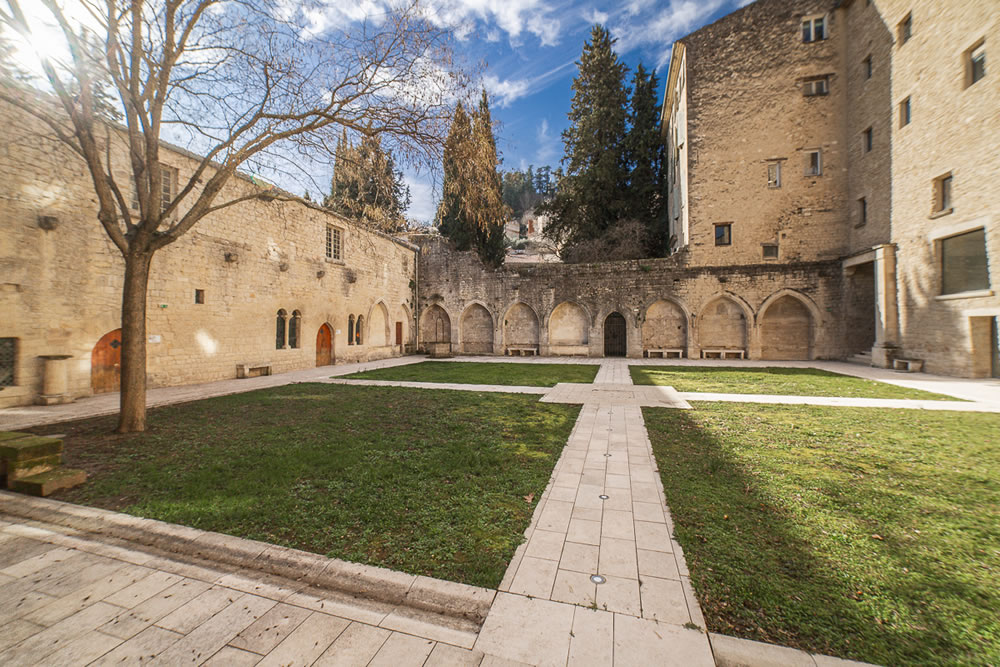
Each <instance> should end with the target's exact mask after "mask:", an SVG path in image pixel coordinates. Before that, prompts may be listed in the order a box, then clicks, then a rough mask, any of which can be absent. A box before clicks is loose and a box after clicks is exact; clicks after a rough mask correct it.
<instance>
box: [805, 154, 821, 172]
mask: <svg viewBox="0 0 1000 667" xmlns="http://www.w3.org/2000/svg"><path fill="white" fill-rule="evenodd" d="M822 174H823V155H822V153H821V152H820V151H819V150H814V151H809V152H808V153H806V176H820V175H822Z"/></svg>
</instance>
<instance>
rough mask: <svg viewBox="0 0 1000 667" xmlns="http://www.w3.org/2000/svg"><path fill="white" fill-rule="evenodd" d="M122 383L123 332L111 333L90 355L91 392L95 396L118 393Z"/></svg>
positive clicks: (99, 342) (117, 330)
mask: <svg viewBox="0 0 1000 667" xmlns="http://www.w3.org/2000/svg"><path fill="white" fill-rule="evenodd" d="M121 383H122V330H121V329H115V330H114V331H109V332H108V333H106V334H104V335H103V336H102V337H101V340H99V341H97V345H95V346H94V349H93V350H92V351H91V353H90V390H91V391H92V392H94V393H95V394H105V393H107V392H109V391H118V390H119V389H121Z"/></svg>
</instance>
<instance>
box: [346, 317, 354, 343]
mask: <svg viewBox="0 0 1000 667" xmlns="http://www.w3.org/2000/svg"><path fill="white" fill-rule="evenodd" d="M347 344H348V345H354V315H351V316H350V317H348V318H347Z"/></svg>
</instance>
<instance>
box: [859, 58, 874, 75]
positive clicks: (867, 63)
mask: <svg viewBox="0 0 1000 667" xmlns="http://www.w3.org/2000/svg"><path fill="white" fill-rule="evenodd" d="M861 66H862V68H863V69H864V72H865V78H866V79H870V78H872V57H871V56H868V57H867V58H865V59H864V61H863V62H862V64H861Z"/></svg>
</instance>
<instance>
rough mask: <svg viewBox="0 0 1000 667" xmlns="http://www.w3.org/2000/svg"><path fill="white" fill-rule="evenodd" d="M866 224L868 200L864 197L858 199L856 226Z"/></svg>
mask: <svg viewBox="0 0 1000 667" xmlns="http://www.w3.org/2000/svg"><path fill="white" fill-rule="evenodd" d="M867 224H868V200H867V199H866V198H864V197H861V198H860V199H858V227H861V226H863V225H867Z"/></svg>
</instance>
